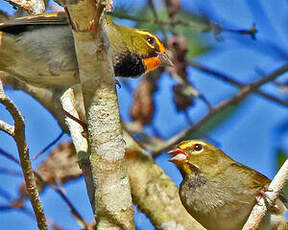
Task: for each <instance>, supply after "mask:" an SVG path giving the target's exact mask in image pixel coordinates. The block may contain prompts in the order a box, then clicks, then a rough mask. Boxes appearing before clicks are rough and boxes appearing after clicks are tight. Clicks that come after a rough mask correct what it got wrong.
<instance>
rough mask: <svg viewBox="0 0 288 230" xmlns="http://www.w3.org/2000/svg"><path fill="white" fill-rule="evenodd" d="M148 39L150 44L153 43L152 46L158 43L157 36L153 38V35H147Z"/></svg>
mask: <svg viewBox="0 0 288 230" xmlns="http://www.w3.org/2000/svg"><path fill="white" fill-rule="evenodd" d="M146 41H147V42H148V43H149V44H150V45H152V46H154V45H155V43H156V41H155V38H153V37H151V36H147V37H146Z"/></svg>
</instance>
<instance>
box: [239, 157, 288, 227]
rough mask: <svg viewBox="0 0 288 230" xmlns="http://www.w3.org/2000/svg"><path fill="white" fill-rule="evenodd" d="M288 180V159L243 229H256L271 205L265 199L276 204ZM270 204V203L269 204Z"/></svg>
mask: <svg viewBox="0 0 288 230" xmlns="http://www.w3.org/2000/svg"><path fill="white" fill-rule="evenodd" d="M287 181H288V160H286V161H285V162H284V164H283V165H282V167H281V168H280V170H279V171H278V173H277V174H276V176H275V177H274V179H273V180H272V181H271V183H270V185H269V187H268V189H267V190H268V191H267V192H265V197H262V198H261V199H260V200H258V202H257V204H256V205H255V206H254V208H253V209H252V212H251V213H250V216H249V218H248V220H247V222H246V224H245V225H244V227H243V230H256V229H258V225H259V224H260V222H261V220H262V218H263V217H264V216H265V214H266V212H267V210H268V208H269V207H267V206H266V203H267V202H265V199H266V200H268V201H269V203H270V204H274V203H275V201H276V199H277V198H278V197H279V194H280V193H281V191H282V189H283V187H284V185H285V183H286V182H287ZM268 205H269V204H268Z"/></svg>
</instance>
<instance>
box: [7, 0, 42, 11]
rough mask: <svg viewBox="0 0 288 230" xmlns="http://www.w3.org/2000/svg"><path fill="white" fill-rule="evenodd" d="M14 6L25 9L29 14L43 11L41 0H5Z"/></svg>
mask: <svg viewBox="0 0 288 230" xmlns="http://www.w3.org/2000/svg"><path fill="white" fill-rule="evenodd" d="M5 1H7V2H9V3H11V4H12V5H13V6H15V7H20V8H23V9H24V10H26V11H27V12H28V13H29V14H41V13H43V12H44V11H45V4H44V2H43V0H5Z"/></svg>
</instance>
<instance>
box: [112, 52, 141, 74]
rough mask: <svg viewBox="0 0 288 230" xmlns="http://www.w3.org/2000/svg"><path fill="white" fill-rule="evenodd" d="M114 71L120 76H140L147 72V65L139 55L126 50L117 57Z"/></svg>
mask: <svg viewBox="0 0 288 230" xmlns="http://www.w3.org/2000/svg"><path fill="white" fill-rule="evenodd" d="M114 72H115V76H118V77H138V76H140V75H142V74H143V73H145V66H144V64H143V62H142V58H141V57H140V56H139V55H137V54H132V53H130V52H124V53H121V54H120V55H119V56H116V57H115V59H114Z"/></svg>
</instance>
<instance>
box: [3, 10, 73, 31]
mask: <svg viewBox="0 0 288 230" xmlns="http://www.w3.org/2000/svg"><path fill="white" fill-rule="evenodd" d="M51 24H53V25H67V24H68V21H67V16H66V14H65V12H55V13H44V14H41V15H36V16H27V17H20V18H15V19H12V20H9V21H6V22H3V23H0V30H1V31H4V32H8V33H15V34H17V33H21V32H23V31H24V30H25V29H26V27H27V26H31V25H36V26H43V25H51Z"/></svg>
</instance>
